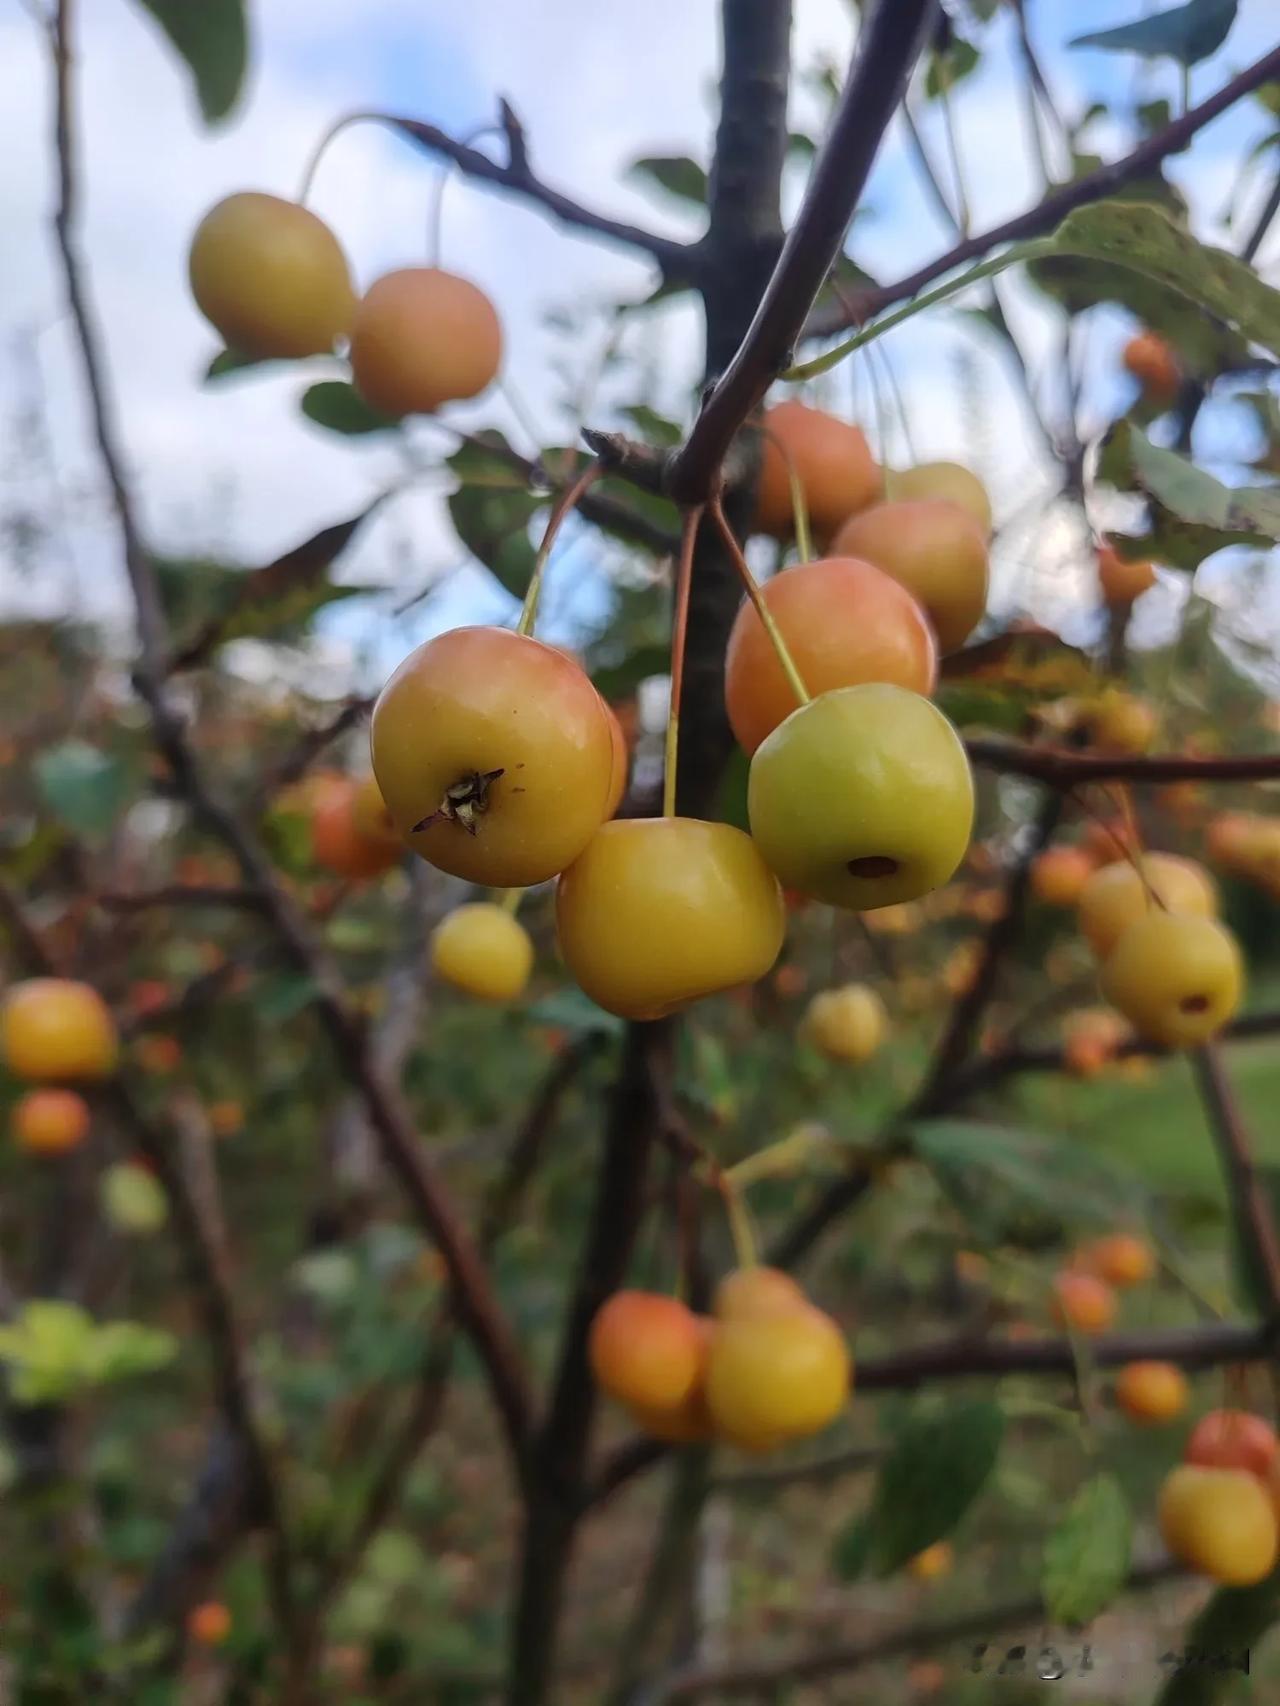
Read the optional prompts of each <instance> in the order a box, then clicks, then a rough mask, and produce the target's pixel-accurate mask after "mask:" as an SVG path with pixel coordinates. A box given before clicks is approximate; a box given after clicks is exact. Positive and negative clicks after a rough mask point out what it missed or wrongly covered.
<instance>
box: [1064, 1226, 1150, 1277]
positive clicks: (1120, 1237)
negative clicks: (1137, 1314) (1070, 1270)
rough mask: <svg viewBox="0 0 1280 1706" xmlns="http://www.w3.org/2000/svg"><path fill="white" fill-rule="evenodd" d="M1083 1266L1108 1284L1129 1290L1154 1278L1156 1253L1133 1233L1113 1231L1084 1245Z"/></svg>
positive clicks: (1081, 1264)
mask: <svg viewBox="0 0 1280 1706" xmlns="http://www.w3.org/2000/svg"><path fill="white" fill-rule="evenodd" d="M1080 1266H1081V1267H1083V1268H1084V1269H1085V1270H1086V1271H1087V1272H1088V1273H1091V1274H1097V1276H1098V1278H1099V1279H1102V1280H1106V1282H1107V1284H1108V1285H1114V1286H1117V1287H1118V1288H1119V1289H1120V1290H1121V1291H1127V1290H1128V1289H1129V1288H1130V1287H1131V1286H1135V1285H1145V1284H1146V1283H1147V1281H1148V1280H1150V1279H1154V1278H1155V1273H1156V1253H1155V1251H1154V1250H1153V1249H1152V1248H1151V1246H1150V1244H1148V1243H1147V1241H1146V1239H1145V1238H1139V1237H1138V1235H1137V1234H1136V1233H1134V1232H1113V1233H1110V1234H1109V1235H1108V1236H1107V1237H1106V1238H1096V1239H1095V1240H1094V1241H1093V1243H1092V1244H1087V1245H1086V1246H1085V1248H1084V1249H1083V1250H1082V1251H1081V1252H1080Z"/></svg>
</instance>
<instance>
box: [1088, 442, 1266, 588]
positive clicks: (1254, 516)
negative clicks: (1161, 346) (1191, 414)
mask: <svg viewBox="0 0 1280 1706" xmlns="http://www.w3.org/2000/svg"><path fill="white" fill-rule="evenodd" d="M1099 473H1100V475H1101V476H1102V477H1104V478H1107V479H1109V480H1110V481H1111V483H1113V484H1117V485H1121V486H1122V487H1123V486H1124V485H1126V484H1127V483H1129V482H1132V485H1133V486H1136V487H1137V489H1138V490H1139V491H1141V492H1142V493H1143V494H1144V496H1145V497H1146V498H1147V500H1148V503H1149V504H1150V506H1151V531H1150V533H1149V534H1145V535H1144V536H1143V537H1142V539H1141V540H1140V541H1138V540H1134V541H1133V542H1132V543H1134V544H1135V546H1136V545H1138V544H1140V545H1141V547H1142V550H1143V551H1144V552H1145V553H1148V554H1150V555H1151V556H1154V557H1158V558H1159V559H1160V560H1161V561H1163V562H1166V563H1170V564H1172V565H1174V566H1175V567H1178V568H1183V569H1192V570H1194V569H1196V568H1198V567H1199V566H1200V564H1201V563H1202V562H1203V561H1204V559H1205V558H1206V557H1208V556H1211V555H1212V554H1213V552H1215V551H1220V550H1222V549H1223V548H1224V547H1225V546H1227V545H1255V546H1258V547H1263V546H1269V545H1271V544H1272V543H1274V542H1275V541H1276V540H1280V487H1276V486H1224V485H1223V484H1222V482H1221V481H1220V480H1216V479H1215V478H1214V477H1213V475H1212V474H1207V473H1206V472H1205V471H1204V469H1203V468H1197V467H1196V466H1195V464H1194V463H1192V462H1189V461H1188V460H1187V458H1186V457H1185V456H1180V455H1178V453H1177V452H1176V451H1173V450H1165V449H1162V448H1161V446H1159V445H1156V444H1152V443H1151V441H1150V439H1148V438H1147V437H1146V435H1145V434H1144V433H1142V432H1140V431H1139V429H1138V428H1137V427H1135V426H1134V425H1132V423H1131V422H1128V421H1121V422H1120V423H1119V424H1118V425H1117V426H1116V427H1115V428H1113V429H1112V431H1111V432H1110V433H1109V434H1108V435H1107V438H1106V440H1105V443H1104V448H1103V453H1102V461H1101V462H1100V465H1099ZM1116 538H1117V543H1118V544H1120V545H1121V546H1123V545H1124V544H1126V543H1129V541H1128V540H1127V539H1126V536H1125V535H1123V534H1120V535H1117V536H1116Z"/></svg>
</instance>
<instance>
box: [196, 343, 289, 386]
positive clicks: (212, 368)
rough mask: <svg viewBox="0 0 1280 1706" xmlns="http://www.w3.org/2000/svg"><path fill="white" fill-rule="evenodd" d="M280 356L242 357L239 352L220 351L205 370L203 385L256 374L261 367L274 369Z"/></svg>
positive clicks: (230, 350)
mask: <svg viewBox="0 0 1280 1706" xmlns="http://www.w3.org/2000/svg"><path fill="white" fill-rule="evenodd" d="M280 359H281V358H280V357H279V356H270V355H241V354H240V351H239V350H234V349H220V350H219V351H218V353H217V355H215V356H214V358H213V360H212V361H211V362H210V363H209V365H208V367H206V368H205V370H204V375H203V379H202V383H203V384H205V385H213V384H216V382H217V381H218V380H219V379H229V378H231V377H233V376H234V375H236V374H239V373H252V372H256V371H257V369H258V368H261V367H274V366H276V365H277V364H278V363H279V361H280Z"/></svg>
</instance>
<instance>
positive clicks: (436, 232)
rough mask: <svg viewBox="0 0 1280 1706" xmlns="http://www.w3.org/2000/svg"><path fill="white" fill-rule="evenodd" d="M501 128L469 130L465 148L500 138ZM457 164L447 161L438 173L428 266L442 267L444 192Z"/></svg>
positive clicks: (430, 221) (490, 126)
mask: <svg viewBox="0 0 1280 1706" xmlns="http://www.w3.org/2000/svg"><path fill="white" fill-rule="evenodd" d="M501 134H502V131H501V127H500V126H499V125H496V124H478V125H477V126H476V127H475V129H474V130H469V131H468V132H467V134H466V135H465V136H464V137H463V138H462V142H461V146H462V147H463V148H473V147H474V146H475V144H476V143H477V142H479V140H480V138H481V137H482V136H491V135H492V136H500V135H501ZM454 164H455V162H454V161H453V160H449V159H445V160H442V161H441V162H440V167H439V170H438V171H437V173H436V182H435V190H434V193H433V196H432V201H431V212H430V214H429V216H428V218H427V265H428V266H431V267H438V266H439V265H440V249H441V239H442V235H443V232H444V192H445V189H446V187H447V185H448V183H449V180H450V178H451V177H452V176H453V168H454Z"/></svg>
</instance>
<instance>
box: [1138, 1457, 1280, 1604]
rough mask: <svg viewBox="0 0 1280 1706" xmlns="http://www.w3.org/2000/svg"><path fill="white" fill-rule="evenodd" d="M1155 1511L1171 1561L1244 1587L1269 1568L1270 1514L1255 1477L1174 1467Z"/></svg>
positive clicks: (1272, 1550)
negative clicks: (1171, 1554) (1172, 1558)
mask: <svg viewBox="0 0 1280 1706" xmlns="http://www.w3.org/2000/svg"><path fill="white" fill-rule="evenodd" d="M1157 1510H1158V1515H1159V1520H1160V1532H1161V1534H1162V1535H1163V1536H1164V1543H1165V1545H1166V1546H1167V1547H1168V1548H1169V1550H1170V1552H1172V1553H1173V1555H1174V1557H1175V1558H1177V1559H1178V1560H1179V1562H1180V1563H1183V1564H1185V1565H1186V1566H1187V1568H1188V1569H1191V1570H1195V1571H1197V1572H1198V1573H1199V1574H1200V1575H1203V1576H1209V1577H1210V1578H1211V1579H1212V1580H1213V1581H1215V1582H1222V1583H1224V1584H1225V1585H1226V1586H1228V1587H1248V1586H1250V1585H1251V1584H1252V1583H1253V1582H1260V1581H1261V1580H1262V1578H1263V1577H1264V1576H1266V1575H1269V1574H1270V1572H1271V1570H1272V1568H1273V1567H1274V1565H1275V1561H1276V1544H1277V1531H1276V1516H1275V1512H1274V1511H1273V1510H1272V1508H1271V1501H1270V1499H1269V1498H1268V1497H1267V1493H1266V1489H1265V1488H1264V1487H1263V1485H1262V1483H1261V1481H1259V1480H1258V1478H1257V1476H1256V1475H1250V1474H1248V1473H1247V1472H1246V1471H1245V1470H1243V1469H1204V1468H1201V1467H1200V1466H1199V1465H1198V1464H1194V1463H1182V1464H1179V1466H1178V1467H1177V1468H1176V1469H1174V1470H1172V1471H1171V1472H1170V1473H1169V1474H1168V1475H1167V1476H1166V1477H1165V1481H1164V1485H1163V1486H1162V1487H1161V1489H1160V1499H1159V1504H1158V1507H1157Z"/></svg>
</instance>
